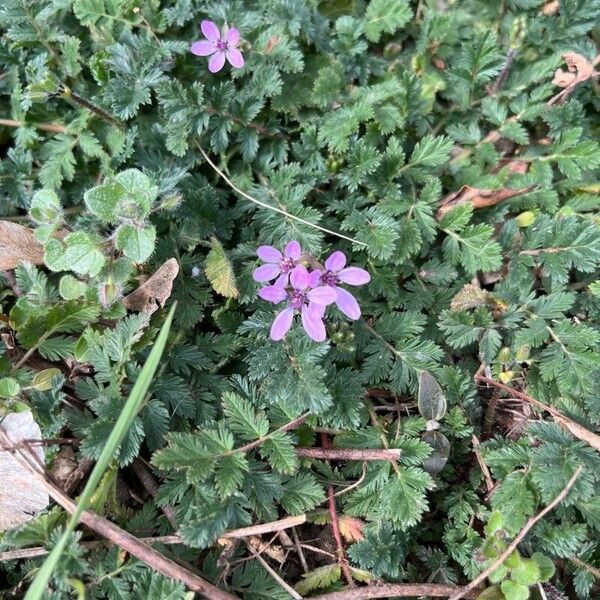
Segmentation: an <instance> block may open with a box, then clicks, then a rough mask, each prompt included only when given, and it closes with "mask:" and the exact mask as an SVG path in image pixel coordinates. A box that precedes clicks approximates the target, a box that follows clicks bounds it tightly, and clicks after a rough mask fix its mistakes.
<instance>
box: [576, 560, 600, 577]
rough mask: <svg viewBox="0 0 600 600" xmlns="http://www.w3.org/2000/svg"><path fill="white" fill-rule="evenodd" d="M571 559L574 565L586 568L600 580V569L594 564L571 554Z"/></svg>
mask: <svg viewBox="0 0 600 600" xmlns="http://www.w3.org/2000/svg"><path fill="white" fill-rule="evenodd" d="M569 561H570V562H572V563H573V564H574V565H577V566H578V567H579V568H580V569H585V570H586V571H587V572H588V573H591V574H592V575H593V576H594V577H595V578H596V579H597V580H598V581H600V569H597V568H596V567H593V566H592V565H588V564H587V563H585V562H583V561H582V560H581V559H580V558H577V557H576V556H571V558H569Z"/></svg>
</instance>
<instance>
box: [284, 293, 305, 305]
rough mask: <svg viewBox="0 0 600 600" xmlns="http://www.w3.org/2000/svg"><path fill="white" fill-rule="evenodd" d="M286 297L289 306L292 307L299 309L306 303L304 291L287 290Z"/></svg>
mask: <svg viewBox="0 0 600 600" xmlns="http://www.w3.org/2000/svg"><path fill="white" fill-rule="evenodd" d="M288 297H289V299H290V306H291V307H292V308H296V309H300V308H302V307H303V306H304V304H305V303H306V295H305V294H304V292H300V291H298V290H291V291H290V292H288Z"/></svg>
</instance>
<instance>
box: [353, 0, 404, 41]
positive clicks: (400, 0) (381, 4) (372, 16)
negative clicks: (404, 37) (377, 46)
mask: <svg viewBox="0 0 600 600" xmlns="http://www.w3.org/2000/svg"><path fill="white" fill-rule="evenodd" d="M411 17H412V10H411V9H410V6H409V4H408V1H407V0H372V1H371V2H370V3H369V5H368V8H367V12H366V14H365V24H364V29H365V35H366V36H367V39H368V40H370V41H371V42H378V41H379V38H380V37H381V34H382V33H384V32H385V33H394V32H395V31H397V30H398V29H400V28H401V27H403V26H404V25H406V24H407V23H408V22H409V21H410V19H411Z"/></svg>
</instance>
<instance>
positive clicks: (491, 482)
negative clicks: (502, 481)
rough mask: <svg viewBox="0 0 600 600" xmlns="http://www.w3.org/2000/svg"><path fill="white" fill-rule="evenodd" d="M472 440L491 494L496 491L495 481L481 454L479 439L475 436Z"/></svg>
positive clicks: (486, 485)
mask: <svg viewBox="0 0 600 600" xmlns="http://www.w3.org/2000/svg"><path fill="white" fill-rule="evenodd" d="M471 440H472V442H473V452H474V453H475V458H477V462H478V463H479V468H480V469H481V473H482V474H483V478H484V480H485V487H486V488H487V491H488V494H489V493H490V492H491V491H492V490H493V489H494V480H493V479H492V474H491V473H490V469H489V468H488V466H487V465H486V464H485V461H484V460H483V456H481V452H480V451H479V444H480V442H479V438H478V437H477V436H476V435H475V434H473V435H472V437H471Z"/></svg>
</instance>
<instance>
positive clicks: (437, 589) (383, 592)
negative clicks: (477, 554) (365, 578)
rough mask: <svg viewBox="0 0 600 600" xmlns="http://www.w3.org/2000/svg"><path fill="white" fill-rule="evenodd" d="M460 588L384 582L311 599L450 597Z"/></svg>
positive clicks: (429, 584)
mask: <svg viewBox="0 0 600 600" xmlns="http://www.w3.org/2000/svg"><path fill="white" fill-rule="evenodd" d="M458 589H459V588H456V587H453V586H451V585H440V584H437V583H384V584H374V585H367V586H363V587H359V588H354V589H352V590H342V591H340V592H332V593H329V594H321V595H320V596H313V597H312V598H311V600H367V599H369V598H401V597H405V598H416V597H421V596H428V597H430V598H448V597H449V596H451V595H452V594H453V593H455V592H456V591H457V590H458ZM478 594H479V591H476V592H469V593H468V594H467V595H466V596H464V597H465V598H475V597H476V596H477V595H478Z"/></svg>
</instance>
